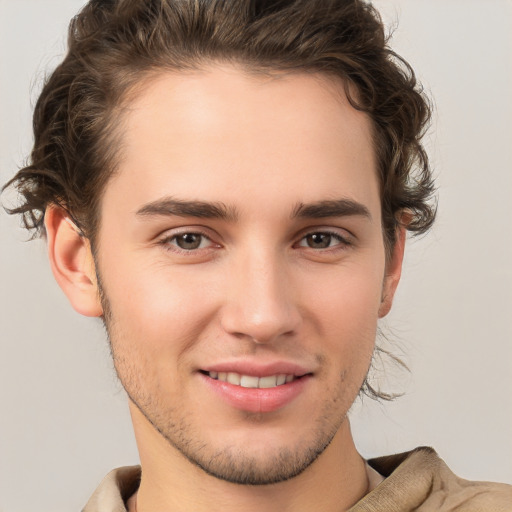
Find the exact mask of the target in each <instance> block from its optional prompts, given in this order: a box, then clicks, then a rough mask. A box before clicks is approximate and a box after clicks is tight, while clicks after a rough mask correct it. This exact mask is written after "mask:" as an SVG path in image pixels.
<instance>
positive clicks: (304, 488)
mask: <svg viewBox="0 0 512 512" xmlns="http://www.w3.org/2000/svg"><path fill="white" fill-rule="evenodd" d="M130 410H131V415H132V420H133V424H134V430H135V437H136V440H137V445H138V448H139V454H140V460H141V466H142V468H143V470H142V479H141V484H140V487H139V490H138V492H137V494H136V495H134V496H133V497H132V498H131V499H130V501H129V503H128V505H129V510H130V512H132V511H133V510H134V509H135V507H134V505H135V502H136V510H137V512H148V511H151V510H159V511H162V512H164V511H167V510H168V511H170V510H174V511H179V512H189V511H190V512H191V511H193V512H216V511H219V512H220V511H222V512H261V510H265V511H266V512H306V511H307V512H310V511H311V510H322V511H323V512H342V511H344V510H348V509H349V508H350V507H351V506H353V505H354V504H355V503H356V502H357V501H358V500H360V499H361V498H362V497H363V496H364V495H365V494H367V493H368V492H369V481H368V476H367V472H366V465H365V461H364V459H363V458H362V457H361V456H360V455H359V453H358V452H357V450H356V448H355V445H354V441H353V439H352V434H351V432H350V424H349V421H348V419H346V420H345V421H344V422H343V424H342V426H341V427H340V429H339V431H338V432H337V434H336V435H335V437H334V439H333V441H332V442H331V444H330V445H329V446H328V448H327V449H326V450H325V451H324V452H323V453H322V454H321V455H320V456H319V457H318V459H317V460H316V461H315V462H314V463H313V464H312V465H311V466H310V467H309V468H307V469H306V470H305V471H304V472H303V473H301V474H300V475H298V476H297V477H295V478H292V479H290V480H288V481H286V482H281V483H278V484H272V485H263V486H245V485H237V484H232V483H229V482H225V481H223V480H219V479H217V478H215V477H212V476H210V475H208V474H206V473H205V472H204V471H203V470H201V469H200V468H198V467H196V466H195V465H194V464H192V463H191V462H189V461H188V460H187V459H186V458H185V457H183V455H181V453H179V452H178V451H177V450H175V449H174V448H173V447H172V446H170V445H169V443H168V442H167V441H166V440H165V439H164V438H163V437H162V436H161V435H160V434H159V433H158V432H156V430H155V429H154V428H153V427H152V425H151V424H150V423H149V422H148V421H147V420H146V418H144V416H143V415H142V414H141V413H140V411H139V410H138V409H137V408H136V406H134V405H133V404H132V403H130Z"/></svg>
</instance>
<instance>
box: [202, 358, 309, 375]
mask: <svg viewBox="0 0 512 512" xmlns="http://www.w3.org/2000/svg"><path fill="white" fill-rule="evenodd" d="M201 370H202V371H203V372H226V373H230V372H232V373H238V374H240V375H251V376H254V377H269V376H271V375H283V374H284V375H294V376H295V377H302V376H304V375H307V374H309V373H313V372H312V371H311V370H310V369H307V368H306V367H305V366H302V365H300V364H297V363H293V362H289V361H273V362H269V363H262V362H258V361H226V362H219V363H215V364H212V365H208V366H205V367H203V368H201Z"/></svg>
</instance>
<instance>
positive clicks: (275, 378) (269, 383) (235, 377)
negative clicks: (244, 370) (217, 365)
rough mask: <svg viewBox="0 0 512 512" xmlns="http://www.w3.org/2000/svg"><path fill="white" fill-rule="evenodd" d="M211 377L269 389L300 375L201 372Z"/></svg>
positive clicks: (236, 384) (253, 387)
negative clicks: (258, 375) (260, 375)
mask: <svg viewBox="0 0 512 512" xmlns="http://www.w3.org/2000/svg"><path fill="white" fill-rule="evenodd" d="M201 373H203V374H204V375H207V376H208V377H210V378H211V379H214V380H219V381H221V382H227V383H228V384H232V385H233V386H240V387H242V388H250V389H271V388H276V387H278V386H283V385H285V384H289V383H291V382H293V381H295V380H297V379H300V378H301V377H299V376H296V375H292V374H284V373H280V374H276V375H267V376H265V377H257V376H255V375H244V374H240V373H236V372H206V371H203V372H201Z"/></svg>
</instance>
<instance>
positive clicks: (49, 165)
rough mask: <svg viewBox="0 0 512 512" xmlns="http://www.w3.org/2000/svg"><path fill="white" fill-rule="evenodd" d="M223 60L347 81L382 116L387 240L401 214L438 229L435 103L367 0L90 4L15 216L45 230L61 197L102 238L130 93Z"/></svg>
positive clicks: (38, 119) (39, 113) (362, 103)
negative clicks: (427, 141) (426, 140)
mask: <svg viewBox="0 0 512 512" xmlns="http://www.w3.org/2000/svg"><path fill="white" fill-rule="evenodd" d="M212 62H213V63H214V62H231V63H235V64H239V65H242V66H243V67H244V68H246V69H248V70H250V71H255V72H258V71H264V72H273V71H275V72H282V71H292V72H313V73H323V74H328V75H330V76H337V77H340V78H341V79H342V80H343V84H344V87H345V92H346V94H347V96H348V98H349V101H350V102H351V104H352V106H353V107H354V108H356V109H359V110H361V111H364V112H365V113H367V115H368V116H369V117H370V119H371V120H372V124H373V131H374V145H375V151H376V156H377V162H378V176H379V179H380V190H381V201H382V219H383V220H382V222H383V232H384V238H385V242H386V246H387V247H388V248H389V247H391V246H392V245H393V242H394V240H395V233H396V227H397V225H398V223H399V222H400V219H399V215H400V212H403V211H407V213H408V215H407V223H406V227H407V229H408V230H409V231H410V232H413V233H424V232H426V231H427V230H428V229H429V227H430V226H431V225H432V223H433V221H434V218H435V210H436V208H435V202H434V201H433V200H432V199H433V193H434V182H433V178H432V172H431V169H430V166H429V162H428V157H427V154H426V152H425V150H424V148H423V146H422V143H421V139H422V137H423V135H424V132H425V130H426V128H427V127H428V123H429V120H430V116H431V110H430V106H429V101H428V99H427V97H426V96H425V94H424V93H423V91H422V88H421V86H420V85H419V84H418V83H417V80H416V78H415V74H414V72H413V70H412V68H411V67H410V65H409V64H408V63H407V62H405V60H404V59H402V58H401V57H400V56H398V55H397V54H396V53H395V52H393V51H392V50H391V49H390V47H389V45H388V39H387V37H386V34H385V31H384V27H383V23H382V21H381V19H380V17H379V14H378V12H377V11H376V10H375V9H374V8H373V7H372V6H371V5H370V4H369V3H367V2H365V1H363V0H230V1H229V2H226V1H224V0H90V1H89V3H88V4H87V5H86V6H85V7H84V8H83V9H82V11H81V12H80V13H79V14H78V15H77V16H76V17H75V18H73V20H72V21H71V24H70V27H69V36H68V52H67V55H66V56H65V58H64V60H63V62H62V63H61V64H60V65H59V66H58V67H57V68H56V69H55V71H54V72H53V73H52V74H51V75H50V77H49V78H48V80H47V81H46V84H45V86H44V88H43V90H42V92H41V95H40V97H39V99H38V101H37V104H36V107H35V112H34V118H33V128H34V136H35V141H34V147H33V150H32V153H31V158H30V161H29V164H30V165H28V166H27V167H24V168H22V169H21V170H19V171H18V172H17V174H16V175H15V176H14V178H12V179H11V180H10V181H9V182H8V183H7V184H6V185H5V186H4V189H5V188H7V187H9V186H14V187H15V188H16V189H17V190H18V192H19V194H20V198H21V202H20V204H19V206H17V207H15V208H12V209H10V210H8V212H9V213H12V214H21V215H22V218H23V223H24V225H25V227H26V228H28V229H29V230H33V231H34V233H33V236H37V235H44V214H45V210H46V208H47V206H48V205H52V204H54V205H59V206H61V207H63V208H65V209H66V210H67V211H68V213H69V215H70V216H71V218H72V219H73V220H74V221H75V222H76V224H77V226H79V228H80V229H81V231H82V232H83V234H84V235H85V236H87V237H88V238H89V239H90V241H91V243H92V244H94V239H95V235H96V233H97V230H98V227H99V222H100V217H101V215H100V200H101V196H102V191H103V190H104V188H105V185H106V184H107V182H108V180H109V178H110V177H111V176H112V173H114V172H115V170H116V163H117V161H118V159H119V152H120V148H121V145H120V142H121V133H120V131H121V130H119V129H118V128H119V125H120V122H121V120H122V114H123V107H124V105H126V104H127V103H128V102H129V100H130V97H131V94H130V92H136V86H137V84H140V83H141V82H142V81H143V80H144V79H145V78H148V77H149V76H151V75H152V74H154V73H158V72H162V71H163V70H174V71H179V70H187V69H201V67H202V66H205V65H207V64H208V63H212Z"/></svg>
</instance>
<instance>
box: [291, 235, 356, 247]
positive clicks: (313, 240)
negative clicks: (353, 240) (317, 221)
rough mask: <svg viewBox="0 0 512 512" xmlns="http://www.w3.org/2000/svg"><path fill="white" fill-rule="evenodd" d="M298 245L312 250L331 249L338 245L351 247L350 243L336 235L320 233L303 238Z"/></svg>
mask: <svg viewBox="0 0 512 512" xmlns="http://www.w3.org/2000/svg"><path fill="white" fill-rule="evenodd" d="M298 245H299V247H309V248H310V249H329V248H330V247H335V246H338V245H349V242H348V241H347V240H346V239H345V238H343V237H342V236H341V235H338V234H336V233H328V232H324V231H318V232H316V233H309V234H308V235H306V236H305V237H303V238H302V239H301V240H300V241H299V243H298Z"/></svg>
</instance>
